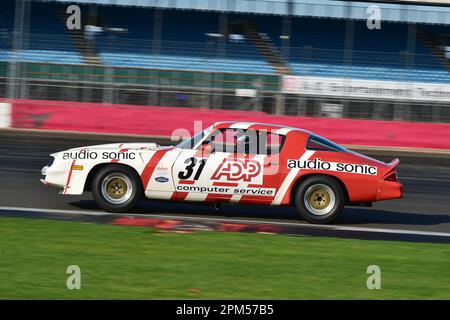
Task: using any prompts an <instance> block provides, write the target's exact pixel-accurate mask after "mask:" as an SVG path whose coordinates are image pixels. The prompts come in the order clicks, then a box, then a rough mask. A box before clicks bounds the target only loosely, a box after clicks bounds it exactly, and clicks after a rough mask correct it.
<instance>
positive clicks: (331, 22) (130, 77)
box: [0, 0, 450, 120]
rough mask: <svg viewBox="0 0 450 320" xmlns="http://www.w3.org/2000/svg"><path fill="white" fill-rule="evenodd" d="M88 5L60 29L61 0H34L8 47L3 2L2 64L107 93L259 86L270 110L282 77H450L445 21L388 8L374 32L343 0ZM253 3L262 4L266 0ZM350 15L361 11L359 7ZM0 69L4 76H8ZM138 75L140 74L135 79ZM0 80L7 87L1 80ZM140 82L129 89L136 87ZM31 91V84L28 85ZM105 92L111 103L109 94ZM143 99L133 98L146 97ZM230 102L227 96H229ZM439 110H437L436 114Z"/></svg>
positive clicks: (449, 80) (8, 7) (8, 2)
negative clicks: (222, 6) (228, 6)
mask: <svg viewBox="0 0 450 320" xmlns="http://www.w3.org/2000/svg"><path fill="white" fill-rule="evenodd" d="M91 2H92V4H90V5H89V4H85V3H86V1H84V2H83V3H80V4H79V6H80V8H81V12H82V27H83V28H82V29H81V30H68V29H67V28H66V27H65V19H66V18H67V16H68V14H67V13H66V8H67V5H68V3H67V2H66V1H63V0H62V1H30V2H29V4H28V9H29V10H31V11H30V12H28V11H27V10H26V9H27V8H25V10H24V12H25V14H28V15H29V17H30V19H29V21H30V23H29V25H24V26H22V27H23V32H24V36H23V38H24V40H23V41H22V42H21V45H20V47H16V48H14V41H13V35H14V34H15V33H14V30H15V23H14V21H15V17H16V18H17V14H16V15H15V10H16V5H17V3H15V1H12V0H4V1H3V4H2V7H1V11H0V64H2V63H3V64H7V63H11V62H12V61H13V62H15V63H25V65H24V69H25V71H21V72H25V73H26V75H27V77H31V78H33V79H38V80H43V79H47V80H48V79H52V80H53V81H54V80H57V79H59V80H61V81H67V80H71V81H73V82H74V84H75V85H76V86H82V85H83V86H86V83H88V82H89V83H90V85H89V86H90V88H91V89H92V90H94V91H95V90H104V87H105V82H108V81H109V82H118V83H121V84H122V87H123V86H126V85H130V84H134V85H136V86H137V85H147V87H146V89H149V88H152V89H151V90H160V89H161V88H162V87H164V86H165V90H169V91H170V90H172V88H173V87H174V84H175V86H178V87H179V88H178V89H177V90H178V91H180V90H183V91H192V90H194V91H195V90H197V91H198V90H201V88H204V87H208V88H213V89H214V90H212V91H211V92H212V94H214V97H213V98H215V97H216V96H215V95H216V94H217V93H218V92H220V93H221V94H224V95H232V94H233V92H232V91H230V90H234V89H237V88H252V89H257V90H259V91H261V89H262V91H264V92H263V100H264V98H265V97H268V96H271V99H272V100H271V102H269V104H271V106H269V107H264V105H267V102H264V101H265V100H264V101H263V103H262V105H261V106H260V109H262V110H266V109H267V110H268V111H269V112H273V113H280V110H284V111H281V113H286V112H289V110H288V108H282V109H280V108H275V104H276V103H278V102H275V100H276V99H278V98H277V97H275V95H276V93H277V91H278V92H279V91H280V87H278V88H277V86H278V85H277V84H279V83H281V81H280V80H279V77H283V76H285V75H296V76H300V77H323V78H327V79H334V78H336V79H351V80H370V81H373V80H375V81H388V82H399V83H427V84H430V85H432V84H438V85H447V84H450V73H449V70H450V69H449V68H450V61H449V60H448V59H447V57H446V52H445V47H446V45H447V43H446V41H447V39H448V38H447V36H448V34H449V33H450V28H449V27H448V25H446V24H445V23H434V24H433V23H431V21H429V20H427V19H426V18H423V19H422V18H420V17H419V18H420V19H422V21H413V22H411V21H408V19H406V18H404V19H402V18H398V17H397V18H392V16H394V15H393V14H391V15H390V17H391V18H390V19H388V20H387V21H383V22H382V28H381V29H380V30H369V29H368V28H367V27H366V21H365V20H363V19H361V17H357V16H355V17H353V16H352V17H351V18H348V17H347V16H346V15H345V12H346V10H347V9H348V7H347V4H346V3H345V2H342V1H334V2H333V1H331V2H333V4H332V5H333V7H331V9H330V8H325V9H324V10H323V13H321V14H317V16H314V15H313V14H305V15H304V16H301V15H296V14H295V12H296V11H295V6H294V9H292V6H293V5H295V4H298V5H299V6H300V5H301V4H302V0H297V1H281V2H285V3H286V4H287V5H290V6H291V9H292V12H290V13H289V14H282V13H280V14H276V15H275V14H267V13H265V12H262V11H264V10H262V9H258V6H255V7H254V8H253V9H252V10H253V11H254V12H250V11H252V10H248V12H242V11H245V10H240V12H236V10H230V12H227V10H203V11H200V10H195V9H196V8H184V9H188V10H178V9H171V8H157V7H146V6H144V5H142V6H134V5H133V6H131V5H130V6H128V5H126V3H127V1H126V0H123V4H124V5H115V4H120V2H121V1H113V2H111V5H106V3H108V1H102V3H105V5H102V4H97V3H96V2H99V1H95V0H93V1H91ZM234 2H236V1H233V3H234ZM237 2H239V1H237ZM255 2H262V3H263V4H264V1H262V0H261V1H257V0H255ZM266 2H267V3H268V4H270V5H272V8H273V10H274V11H277V10H279V8H280V7H278V4H277V6H275V5H274V4H273V3H272V2H271V1H270V0H267V1H266ZM319 2H321V1H319ZM322 2H324V3H325V2H327V1H322ZM328 2H330V1H328ZM72 3H77V1H73V2H72ZM142 3H144V2H142ZM173 3H178V2H177V1H174V2H173ZM334 3H336V4H334ZM130 4H131V3H130ZM25 6H26V1H25ZM339 6H340V7H339ZM410 7H411V8H416V7H417V8H418V9H417V10H419V9H420V10H422V8H423V7H419V6H410ZM261 8H262V7H261ZM287 8H289V6H287ZM336 8H337V9H340V11H336V12H342V14H341V16H339V14H337V13H336V12H334V11H333V10H332V9H336ZM343 8H344V9H343ZM189 9H191V10H189ZM275 9H277V10H275ZM388 9H389V8H388ZM409 9H410V8H409ZM409 9H408V10H409ZM258 10H261V12H258ZM287 10H288V9H287ZM327 10H328V11H327ZM386 10H387V9H386ZM427 10H434V11H439V10H441V8H440V7H431V9H429V8H428V9H427ZM434 11H433V12H434ZM314 12H320V10H315V11H314ZM327 12H329V14H328V13H327ZM355 12H358V11H357V10H356V9H355ZM438 13H439V14H441V15H445V14H449V11H447V9H446V8H442V13H441V12H438ZM327 14H328V15H329V16H327ZM417 16H419V15H417ZM424 16H426V17H428V18H430V17H432V16H431V15H430V14H428V15H424ZM419 18H417V19H419ZM420 19H419V20H420ZM447 21H449V22H450V19H448V20H447ZM86 26H95V27H96V30H95V31H94V32H92V33H90V34H88V32H87V30H88V29H87V28H86ZM16 27H17V25H16ZM16 31H17V30H16ZM57 66H61V68H57ZM79 68H83V69H82V70H83V71H74V70H81V69H79ZM86 68H90V69H86ZM1 70H5V72H6V70H7V68H6V67H5V66H3V67H2V66H1V65H0V72H1ZM49 70H53V71H52V72H49ZM55 70H60V71H55ZM86 70H87V71H86ZM55 72H56V73H57V74H55ZM87 74H89V75H90V76H87ZM92 75H93V76H92ZM108 75H110V76H111V77H110V78H108ZM139 75H140V76H139ZM161 75H164V76H162V77H163V78H161ZM1 76H2V75H1V74H0V77H1ZM3 76H4V78H5V79H6V78H7V75H6V74H5V75H3ZM139 77H140V78H139ZM164 77H165V78H164ZM143 78H145V79H146V81H141V80H142V79H143ZM196 79H197V80H196ZM243 79H245V80H243ZM33 81H34V80H33ZM92 81H94V82H96V83H95V84H92ZM28 83H30V82H28ZM43 83H44V82H42V81H41V82H40V84H41V85H42V84H43ZM82 83H83V84H82ZM1 84H2V83H1V82H0V87H1ZM4 84H5V86H6V80H5V82H4ZM166 84H167V85H166ZM136 86H135V87H134V90H137V89H139V90H141V89H142V88H141V87H139V88H138V87H136ZM152 86H157V88H154V87H152ZM102 87H103V89H101V88H102ZM122 87H121V88H120V89H119V90H122ZM187 87H189V89H187ZM193 87H194V89H193ZM30 88H31V87H30ZM195 88H196V89H195ZM199 88H200V89H199ZM31 89H33V88H31ZM219 89H220V90H222V91H220V90H219ZM2 90H3V91H4V94H5V95H6V94H7V93H6V87H5V88H3V89H0V94H1V93H2ZM108 90H109V89H108ZM130 90H132V88H130ZM217 90H219V91H217ZM227 90H228V91H227ZM30 91H31V92H35V91H36V90H28V91H25V92H28V94H29V93H30ZM110 94H112V93H110ZM138 95H139V93H138V94H137V96H138ZM89 96H91V99H94V98H92V95H88V99H89ZM94 96H95V94H94ZM102 97H104V93H102ZM45 98H51V95H50V96H49V95H48V94H47V95H46V96H45ZM56 98H58V97H56ZM285 98H287V99H292V98H293V97H292V96H287V97H285ZM306 98H308V97H306ZM74 99H79V98H74ZM83 99H86V95H83ZM100 99H101V98H99V97H98V98H97V100H100ZM108 99H110V102H114V101H113V100H114V96H111V97H110V98H108ZM111 99H112V100H111ZM314 99H317V97H314ZM94 100H95V99H94ZM225 100H226V99H225ZM278 100H279V99H278ZM278 100H277V101H278ZM149 101H150V100H147V99H144V100H142V101H140V102H138V101H134V102H135V103H142V104H146V103H148V102H149ZM236 101H238V100H237V99H235V98H233V99H231V100H230V103H231V104H232V103H235V102H236ZM128 102H131V103H133V101H128ZM440 103H442V101H441V102H440ZM420 104H423V102H420ZM220 105H222V104H221V103H220ZM209 106H211V103H209ZM228 108H230V106H228ZM265 108H266V109H265ZM440 112H447V111H440ZM294 113H296V111H294ZM390 114H392V112H390ZM350 116H351V114H350ZM445 117H446V115H443V114H439V115H438V118H439V119H441V118H445ZM422 120H423V119H422ZM425 120H427V119H425Z"/></svg>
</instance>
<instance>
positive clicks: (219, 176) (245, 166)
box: [211, 159, 262, 184]
mask: <svg viewBox="0 0 450 320" xmlns="http://www.w3.org/2000/svg"><path fill="white" fill-rule="evenodd" d="M261 169H262V165H261V163H260V162H259V161H257V160H253V159H223V161H222V163H221V164H220V165H219V167H218V168H217V170H216V172H214V174H213V175H212V177H211V179H212V180H221V181H245V182H251V183H255V184H261V183H262V174H261V173H262V172H261Z"/></svg>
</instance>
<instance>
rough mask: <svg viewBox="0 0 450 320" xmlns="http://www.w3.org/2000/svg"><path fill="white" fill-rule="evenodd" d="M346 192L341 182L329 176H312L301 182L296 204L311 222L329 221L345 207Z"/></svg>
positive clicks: (304, 216)
mask: <svg viewBox="0 0 450 320" xmlns="http://www.w3.org/2000/svg"><path fill="white" fill-rule="evenodd" d="M344 202H345V198H344V192H343V190H342V188H341V186H340V185H339V183H338V182H337V181H336V180H334V179H333V178H331V177H327V176H320V175H318V176H311V177H308V178H306V179H305V180H304V181H302V182H301V183H300V185H299V186H298V188H297V190H296V192H295V206H296V207H297V211H298V212H299V213H300V215H301V216H302V217H303V218H304V219H305V220H307V221H308V222H311V223H329V222H331V221H333V220H335V219H336V218H337V217H338V216H339V214H340V213H341V212H342V210H343V208H344Z"/></svg>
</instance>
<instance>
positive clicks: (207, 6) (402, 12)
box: [35, 0, 450, 25]
mask: <svg viewBox="0 0 450 320" xmlns="http://www.w3.org/2000/svg"><path fill="white" fill-rule="evenodd" d="M35 1H53V2H61V3H70V4H73V3H79V4H99V5H121V6H138V7H149V8H163V9H185V10H186V9H191V10H204V11H217V12H234V13H255V14H276V15H288V14H292V15H293V16H309V17H322V18H341V19H342V18H347V19H363V20H366V19H367V18H368V16H369V14H368V13H367V7H368V5H369V4H376V5H378V6H379V7H380V9H381V11H382V19H383V20H384V21H394V22H412V23H433V24H446V25H448V24H450V7H449V6H448V4H447V6H444V5H442V6H440V5H439V4H440V3H441V2H442V3H448V0H445V1H444V0H417V1H416V0H395V1H389V0H380V1H379V2H377V1H364V0H361V1H359V2H358V1H342V0H228V1H210V0H189V1H186V0H35ZM389 2H393V3H389ZM400 2H404V3H405V4H399V3H400ZM406 3H409V4H406ZM413 3H420V4H421V5H416V4H413ZM427 3H430V5H426V4H427ZM423 4H425V5H423Z"/></svg>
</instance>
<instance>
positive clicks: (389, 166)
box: [386, 158, 400, 171]
mask: <svg viewBox="0 0 450 320" xmlns="http://www.w3.org/2000/svg"><path fill="white" fill-rule="evenodd" d="M399 164H400V160H399V159H398V158H395V159H394V160H392V161H391V162H389V163H387V164H386V165H387V167H388V168H389V171H391V170H392V169H394V168H395V167H396V166H398V165H399Z"/></svg>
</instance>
